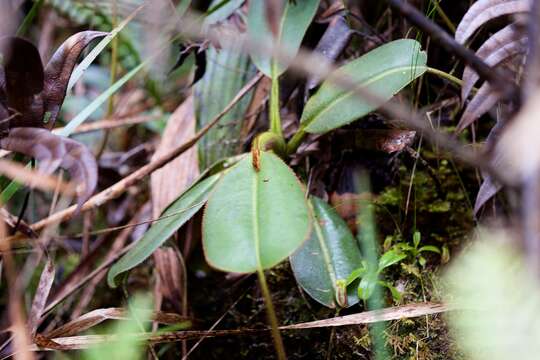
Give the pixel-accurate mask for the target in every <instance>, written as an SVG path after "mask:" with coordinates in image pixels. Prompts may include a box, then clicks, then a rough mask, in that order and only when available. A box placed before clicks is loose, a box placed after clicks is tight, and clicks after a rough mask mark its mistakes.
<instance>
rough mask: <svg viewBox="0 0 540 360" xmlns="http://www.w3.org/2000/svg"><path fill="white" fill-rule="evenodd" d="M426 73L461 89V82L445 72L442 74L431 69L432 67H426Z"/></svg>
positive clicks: (440, 71) (437, 70)
mask: <svg viewBox="0 0 540 360" xmlns="http://www.w3.org/2000/svg"><path fill="white" fill-rule="evenodd" d="M427 73H429V74H432V75H435V76H438V77H440V78H442V79H445V80H448V81H450V82H451V83H454V84H456V85H457V86H458V87H461V86H463V81H462V80H461V79H459V78H457V77H455V76H454V75H452V74H449V73H447V72H444V71H442V70H439V69H435V68H432V67H428V68H427Z"/></svg>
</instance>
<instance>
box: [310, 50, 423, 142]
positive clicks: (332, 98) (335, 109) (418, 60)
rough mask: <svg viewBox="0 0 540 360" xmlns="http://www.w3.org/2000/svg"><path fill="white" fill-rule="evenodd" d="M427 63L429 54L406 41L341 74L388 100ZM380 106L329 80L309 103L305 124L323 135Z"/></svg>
mask: <svg viewBox="0 0 540 360" xmlns="http://www.w3.org/2000/svg"><path fill="white" fill-rule="evenodd" d="M426 62H427V55H426V53H425V52H423V51H421V49H420V44H419V43H418V42H417V41H415V40H409V39H402V40H396V41H392V42H390V43H388V44H385V45H382V46H380V47H378V48H376V49H375V50H372V51H370V52H369V53H367V54H365V55H364V56H362V57H360V58H358V59H356V60H353V61H351V62H349V63H348V64H346V65H344V66H342V67H340V68H339V69H338V70H337V71H339V72H340V74H341V76H346V77H348V78H349V79H350V80H352V81H354V82H355V83H357V84H358V87H359V88H362V89H365V90H366V91H369V92H370V93H372V94H374V95H377V96H378V97H379V98H380V99H381V100H384V101H388V100H390V99H391V98H392V97H393V96H394V95H395V94H396V93H398V92H399V91H400V90H401V89H403V88H404V87H405V86H407V85H408V84H409V83H411V82H412V81H413V80H414V79H416V78H417V77H419V76H420V75H422V74H423V73H424V72H425V71H426ZM380 105H382V104H381V103H379V104H373V103H370V102H367V101H363V100H361V99H359V98H358V96H357V94H355V93H354V91H347V90H343V89H342V88H341V87H339V86H337V85H334V84H331V83H330V82H328V81H326V82H325V83H323V85H322V86H321V88H320V89H319V91H317V93H316V94H315V95H314V96H313V97H311V98H310V99H309V101H308V103H307V104H306V108H305V110H304V113H303V114H302V118H301V124H302V127H303V128H304V129H305V130H306V131H307V132H309V133H317V134H321V133H325V132H328V131H330V130H333V129H336V128H338V127H340V126H343V125H346V124H349V123H350V122H352V121H354V120H357V119H358V118H361V117H362V116H364V115H366V114H368V113H370V112H371V111H373V110H375V109H377V108H378V107H379V106H380Z"/></svg>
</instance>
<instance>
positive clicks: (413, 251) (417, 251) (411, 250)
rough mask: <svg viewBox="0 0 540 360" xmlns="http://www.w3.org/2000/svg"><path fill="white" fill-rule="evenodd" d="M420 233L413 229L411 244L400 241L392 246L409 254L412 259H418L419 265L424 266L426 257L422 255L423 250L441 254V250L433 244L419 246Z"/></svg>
mask: <svg viewBox="0 0 540 360" xmlns="http://www.w3.org/2000/svg"><path fill="white" fill-rule="evenodd" d="M421 238H422V236H421V234H420V232H419V231H415V232H414V234H413V245H412V246H411V245H410V244H409V243H405V242H400V243H397V244H396V245H395V246H394V248H395V249H397V250H398V251H400V252H402V253H405V254H407V255H410V257H411V258H412V259H413V260H414V261H418V263H419V264H420V266H422V267H425V266H426V258H425V257H424V256H423V255H422V253H424V252H432V253H436V254H439V255H440V254H441V250H440V249H439V248H438V247H436V246H434V245H424V246H420V241H421Z"/></svg>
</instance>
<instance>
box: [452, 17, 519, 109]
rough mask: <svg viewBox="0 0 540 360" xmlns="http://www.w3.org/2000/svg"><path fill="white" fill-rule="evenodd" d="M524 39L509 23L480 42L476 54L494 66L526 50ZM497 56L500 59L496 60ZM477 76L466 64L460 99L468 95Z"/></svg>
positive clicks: (464, 98)
mask: <svg viewBox="0 0 540 360" xmlns="http://www.w3.org/2000/svg"><path fill="white" fill-rule="evenodd" d="M526 41H527V38H526V37H523V36H520V34H519V32H518V31H517V29H516V27H515V25H509V26H507V27H505V28H504V29H502V30H500V31H498V32H497V33H495V34H494V35H493V36H491V37H490V38H489V39H488V40H487V41H486V42H485V43H484V44H482V46H481V47H480V49H478V52H477V53H476V55H477V56H478V57H479V58H481V59H482V60H484V61H485V62H486V63H487V64H488V65H490V66H495V65H498V64H500V63H501V62H503V61H504V60H506V59H508V58H509V57H511V56H512V55H510V54H512V53H513V54H514V55H515V54H520V53H523V52H524V51H525V50H526ZM520 46H521V48H520ZM505 55H507V56H505ZM498 58H500V59H501V60H497V59H498ZM478 78H479V76H478V74H477V73H476V72H475V71H474V70H473V69H472V68H471V67H469V66H467V67H466V68H465V70H464V71H463V77H462V79H463V87H462V89H461V99H462V100H463V101H465V100H466V99H467V97H468V96H469V94H470V92H471V90H472V88H473V86H474V84H475V83H476V82H477V81H478Z"/></svg>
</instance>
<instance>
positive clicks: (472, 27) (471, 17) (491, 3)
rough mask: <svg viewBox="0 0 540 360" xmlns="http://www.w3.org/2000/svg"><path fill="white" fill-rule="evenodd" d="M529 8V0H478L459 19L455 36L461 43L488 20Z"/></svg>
mask: <svg viewBox="0 0 540 360" xmlns="http://www.w3.org/2000/svg"><path fill="white" fill-rule="evenodd" d="M529 9H530V4H529V0H479V1H477V2H475V3H474V4H473V5H472V6H471V7H470V8H469V10H468V11H467V13H466V14H465V16H463V18H462V19H461V22H460V23H459V25H458V27H457V29H456V34H455V38H456V40H457V41H458V42H459V43H461V44H463V43H465V42H466V41H467V40H468V39H469V38H470V37H471V35H472V34H474V32H475V31H476V30H478V29H479V28H480V27H481V26H482V25H484V24H485V23H487V22H488V21H490V20H492V19H495V18H497V17H500V16H504V15H509V14H515V13H520V12H526V11H529Z"/></svg>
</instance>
